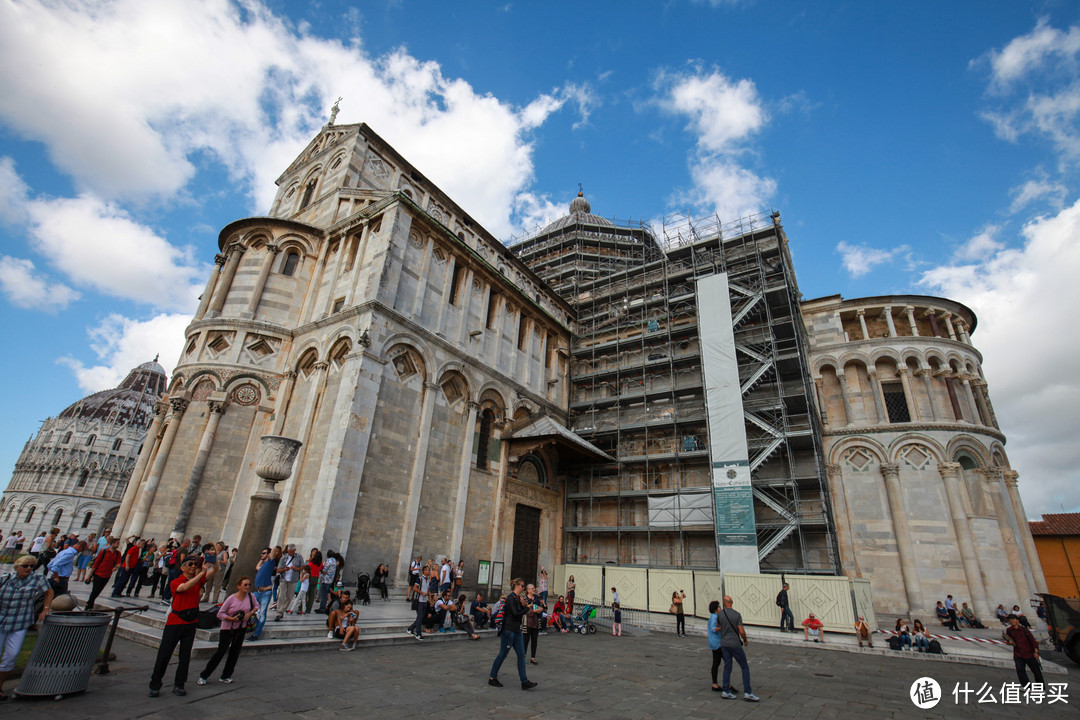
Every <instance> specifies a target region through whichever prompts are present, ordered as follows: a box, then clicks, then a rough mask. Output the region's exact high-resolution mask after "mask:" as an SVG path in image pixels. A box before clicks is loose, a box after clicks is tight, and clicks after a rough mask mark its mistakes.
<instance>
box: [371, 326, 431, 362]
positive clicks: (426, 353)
mask: <svg viewBox="0 0 1080 720" xmlns="http://www.w3.org/2000/svg"><path fill="white" fill-rule="evenodd" d="M373 339H374V338H373ZM398 345H408V346H410V347H412V348H414V349H415V350H416V352H418V353H419V354H420V356H421V357H425V358H426V357H433V356H434V355H435V353H433V352H432V350H431V347H430V346H429V345H428V344H427V343H426V342H424V340H423V338H420V337H418V336H416V335H413V334H412V333H409V332H396V333H394V334H392V335H390V336H388V337H387V338H386V339H384V340H383V341H382V343H381V345H379V346H378V347H375V346H373V347H372V348H371V351H372V352H373V353H374V354H375V355H377V356H378V357H379V358H381V360H382V362H383V363H386V362H387V360H389V358H390V353H391V351H394V350H395V348H396V346H398Z"/></svg>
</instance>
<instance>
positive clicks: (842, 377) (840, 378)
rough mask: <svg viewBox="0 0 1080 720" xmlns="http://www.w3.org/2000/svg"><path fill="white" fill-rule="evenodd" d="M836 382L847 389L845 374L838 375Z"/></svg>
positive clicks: (839, 373)
mask: <svg viewBox="0 0 1080 720" xmlns="http://www.w3.org/2000/svg"><path fill="white" fill-rule="evenodd" d="M836 381H837V382H838V383H840V386H841V387H843V388H846V387H847V375H845V374H844V373H843V372H838V373H836Z"/></svg>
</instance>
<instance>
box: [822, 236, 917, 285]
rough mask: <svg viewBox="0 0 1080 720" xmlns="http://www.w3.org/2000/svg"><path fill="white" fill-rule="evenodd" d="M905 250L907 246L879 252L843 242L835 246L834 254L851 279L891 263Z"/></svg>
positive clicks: (876, 249) (868, 247) (875, 249)
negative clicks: (837, 255)
mask: <svg viewBox="0 0 1080 720" xmlns="http://www.w3.org/2000/svg"><path fill="white" fill-rule="evenodd" d="M907 250H908V246H907V245H901V246H900V247H896V248H893V249H892V250H881V249H879V248H872V247H870V246H869V245H850V244H848V243H846V242H843V241H841V242H839V243H837V244H836V252H838V253H840V258H841V262H842V263H843V265H844V269H845V270H847V271H848V272H849V273H851V276H852V277H860V276H862V275H866V274H867V273H869V272H870V271H871V270H873V269H874V268H875V267H876V266H878V265H883V264H884V263H887V262H891V261H892V260H893V259H894V258H895V257H897V256H898V255H902V254H903V253H905V252H907Z"/></svg>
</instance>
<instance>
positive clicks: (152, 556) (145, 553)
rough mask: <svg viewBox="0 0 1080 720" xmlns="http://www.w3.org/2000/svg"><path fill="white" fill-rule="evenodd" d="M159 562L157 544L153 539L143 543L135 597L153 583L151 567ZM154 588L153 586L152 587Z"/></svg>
mask: <svg viewBox="0 0 1080 720" xmlns="http://www.w3.org/2000/svg"><path fill="white" fill-rule="evenodd" d="M156 564H157V545H156V544H154V542H153V540H148V541H147V542H145V543H143V549H142V553H141V554H140V555H139V567H138V577H136V584H135V593H134V595H133V597H139V595H140V594H141V593H142V589H143V587H145V586H147V585H151V583H153V582H154V581H153V580H151V579H150V569H151V568H153V567H154V566H155V565H156ZM151 589H152V588H151Z"/></svg>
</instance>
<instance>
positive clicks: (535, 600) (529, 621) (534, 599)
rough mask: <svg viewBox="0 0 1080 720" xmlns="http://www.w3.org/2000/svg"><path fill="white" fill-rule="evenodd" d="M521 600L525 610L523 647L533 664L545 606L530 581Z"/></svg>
mask: <svg viewBox="0 0 1080 720" xmlns="http://www.w3.org/2000/svg"><path fill="white" fill-rule="evenodd" d="M522 602H523V603H524V604H525V610H526V613H525V638H524V645H525V649H526V650H529V662H530V663H532V664H533V665H535V664H536V645H537V643H538V642H539V637H540V629H541V627H542V626H543V618H542V613H543V612H544V610H545V609H547V608H546V606H545V605H544V604H543V601H541V600H540V596H539V595H537V594H536V586H535V585H533V584H532V583H529V584H528V585H526V586H525V597H524V598H522ZM530 648H531V649H530Z"/></svg>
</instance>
